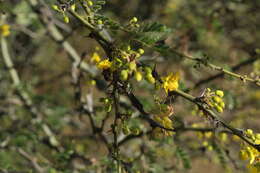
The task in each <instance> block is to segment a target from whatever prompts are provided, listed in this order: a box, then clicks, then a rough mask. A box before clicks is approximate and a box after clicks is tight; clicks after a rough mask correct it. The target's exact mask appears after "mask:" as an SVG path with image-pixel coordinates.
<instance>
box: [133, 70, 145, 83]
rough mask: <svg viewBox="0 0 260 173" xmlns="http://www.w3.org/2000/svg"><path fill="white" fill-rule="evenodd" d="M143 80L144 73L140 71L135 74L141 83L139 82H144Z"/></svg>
mask: <svg viewBox="0 0 260 173" xmlns="http://www.w3.org/2000/svg"><path fill="white" fill-rule="evenodd" d="M142 78H143V76H142V73H141V72H139V71H136V72H135V79H136V80H137V81H138V82H139V81H141V80H142Z"/></svg>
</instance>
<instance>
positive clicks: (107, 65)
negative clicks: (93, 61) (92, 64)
mask: <svg viewBox="0 0 260 173" xmlns="http://www.w3.org/2000/svg"><path fill="white" fill-rule="evenodd" d="M111 65H112V63H111V62H110V61H109V59H105V60H102V61H100V62H99V63H98V65H97V67H98V68H99V69H103V70H105V69H108V68H110V67H111Z"/></svg>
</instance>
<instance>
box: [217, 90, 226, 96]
mask: <svg viewBox="0 0 260 173" xmlns="http://www.w3.org/2000/svg"><path fill="white" fill-rule="evenodd" d="M215 93H216V95H217V96H219V97H223V96H224V92H223V91H221V90H217V91H216V92H215Z"/></svg>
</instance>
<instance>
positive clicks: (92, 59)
mask: <svg viewBox="0 0 260 173" xmlns="http://www.w3.org/2000/svg"><path fill="white" fill-rule="evenodd" d="M90 61H91V62H94V63H98V62H100V56H99V54H98V53H96V52H94V53H93V55H92V57H91V59H90Z"/></svg>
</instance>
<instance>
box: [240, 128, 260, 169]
mask: <svg viewBox="0 0 260 173" xmlns="http://www.w3.org/2000/svg"><path fill="white" fill-rule="evenodd" d="M244 134H245V136H246V137H247V138H249V139H250V140H251V141H252V142H253V143H254V144H256V145H260V133H254V132H253V130H252V129H247V130H246V131H245V132H244ZM241 148H242V149H241V150H240V158H241V159H242V160H248V161H249V166H248V169H249V170H250V171H251V172H259V171H260V152H259V151H258V150H256V149H255V148H254V147H252V146H248V145H247V144H246V143H243V144H242V146H241Z"/></svg>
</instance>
